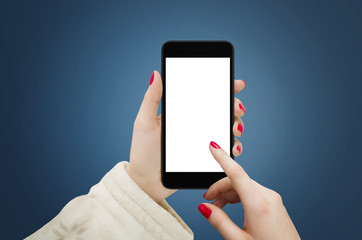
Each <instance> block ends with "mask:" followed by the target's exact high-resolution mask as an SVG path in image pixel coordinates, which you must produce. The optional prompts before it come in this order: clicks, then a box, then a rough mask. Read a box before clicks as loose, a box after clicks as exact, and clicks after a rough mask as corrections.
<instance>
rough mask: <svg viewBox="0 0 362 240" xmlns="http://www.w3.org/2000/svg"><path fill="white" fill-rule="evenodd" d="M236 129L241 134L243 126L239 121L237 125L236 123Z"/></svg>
mask: <svg viewBox="0 0 362 240" xmlns="http://www.w3.org/2000/svg"><path fill="white" fill-rule="evenodd" d="M238 130H239V131H240V133H241V134H243V130H244V128H243V125H241V123H239V125H238Z"/></svg>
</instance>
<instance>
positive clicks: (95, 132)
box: [0, 1, 362, 239]
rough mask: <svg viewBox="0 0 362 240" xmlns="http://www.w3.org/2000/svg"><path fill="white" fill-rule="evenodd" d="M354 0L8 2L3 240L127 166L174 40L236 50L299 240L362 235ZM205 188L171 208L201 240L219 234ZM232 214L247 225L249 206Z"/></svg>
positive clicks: (265, 176) (271, 180) (248, 160)
mask: <svg viewBox="0 0 362 240" xmlns="http://www.w3.org/2000/svg"><path fill="white" fill-rule="evenodd" d="M361 11H362V8H361V4H358V3H357V1H355V2H354V1H324V2H322V1H309V2H306V1H285V2H276V1H264V2H260V1H229V2H227V1H205V2H196V1H167V2H163V3H162V2H158V1H143V2H140V1H133V2H132V3H131V2H120V1H114V2H106V1H84V2H80V1H59V2H55V1H45V2H36V3H35V2H34V1H25V2H19V1H11V3H10V2H2V3H1V6H0V13H1V14H0V26H1V39H0V42H1V46H0V47H1V49H0V50H1V52H0V59H1V73H0V74H1V75H0V78H1V95H0V98H1V102H0V104H1V119H0V121H1V137H0V140H1V176H0V178H1V179H0V183H1V198H0V199H1V209H2V210H1V235H2V239H12V238H14V239H19V238H24V237H26V236H27V235H29V234H31V233H33V232H34V231H35V230H37V229H38V228H40V227H41V226H43V225H44V224H45V223H47V222H48V221H50V220H51V219H52V218H53V217H54V216H55V215H56V214H57V213H58V212H59V211H60V210H61V209H62V207H63V206H64V205H65V204H66V203H67V202H68V201H70V200H71V199H72V198H74V197H76V196H78V195H81V194H86V193H87V192H88V190H89V189H90V187H91V186H92V185H94V184H96V183H97V182H98V181H99V180H100V179H101V178H102V176H103V175H104V174H105V173H106V172H107V171H108V170H109V169H111V168H112V167H113V166H114V165H115V164H116V163H117V162H118V161H120V160H128V158H129V149H130V144H131V134H132V127H133V121H134V119H135V116H136V114H137V111H138V108H139V105H140V103H141V101H142V98H143V94H144V92H145V91H146V89H147V87H148V83H149V78H150V74H151V72H152V70H154V69H157V70H160V61H161V56H160V48H161V45H162V44H163V42H165V41H167V40H200V39H201V40H228V41H230V42H232V43H233V44H234V46H235V75H236V76H237V78H241V79H244V80H245V81H246V83H247V84H246V85H247V87H246V89H245V91H243V93H242V94H238V96H237V97H239V98H241V99H242V101H243V103H244V104H245V106H246V109H247V114H246V116H245V118H244V122H245V126H246V128H245V133H244V135H243V137H242V138H241V140H242V142H243V144H244V153H243V155H242V156H241V157H239V158H238V161H239V162H240V163H241V164H242V165H243V166H244V167H245V169H246V170H247V172H248V173H249V174H250V176H251V177H253V178H255V179H256V180H257V181H259V182H261V183H262V184H264V185H266V186H267V187H270V188H272V189H275V190H276V191H278V192H279V193H280V194H281V195H282V196H283V199H284V203H285V205H286V207H287V209H288V210H289V213H290V215H291V218H292V219H293V221H294V223H295V225H296V227H297V229H298V230H299V233H300V235H301V236H302V238H305V239H352V238H357V237H358V236H360V227H361V217H360V216H361V214H362V206H361V202H360V201H361V198H362V194H361V182H362V181H361V180H362V177H361V176H362V174H361V167H362V163H361V160H362V144H361V142H362V139H361V136H362V127H361V120H362V116H361V110H362V97H361V90H362V84H361V80H362V79H361V76H362V72H361V69H362V62H361V53H362V51H361V46H360V44H361V42H362V34H361V29H362V28H361V22H362V18H361ZM203 193H204V191H197V190H194V191H191V190H190V191H179V192H177V193H176V194H174V195H173V196H172V197H170V198H169V202H170V204H171V205H172V206H173V207H174V208H175V210H176V211H177V212H178V213H179V214H180V215H181V217H182V218H183V219H184V220H185V221H186V223H188V224H189V226H190V227H191V228H192V230H193V231H194V233H195V238H196V239H219V238H221V236H220V235H219V234H218V233H217V232H216V231H215V230H214V229H213V228H212V227H211V225H209V223H208V222H207V221H206V220H205V219H204V218H203V216H202V215H201V214H200V213H199V212H198V210H197V205H198V204H199V203H200V202H202V201H203V199H202V195H203ZM226 212H227V213H228V214H229V215H230V216H231V218H232V219H234V220H235V221H236V222H237V223H238V224H239V225H241V224H242V221H243V218H242V210H241V206H240V204H239V205H235V206H228V207H226Z"/></svg>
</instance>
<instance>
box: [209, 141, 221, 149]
mask: <svg viewBox="0 0 362 240" xmlns="http://www.w3.org/2000/svg"><path fill="white" fill-rule="evenodd" d="M210 145H211V146H212V147H213V148H216V149H220V146H219V145H218V144H217V143H216V142H213V141H211V142H210Z"/></svg>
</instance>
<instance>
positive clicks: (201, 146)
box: [165, 57, 230, 172]
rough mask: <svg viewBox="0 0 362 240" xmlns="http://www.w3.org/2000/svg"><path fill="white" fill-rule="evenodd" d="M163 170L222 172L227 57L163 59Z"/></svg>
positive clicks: (227, 115)
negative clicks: (219, 151)
mask: <svg viewBox="0 0 362 240" xmlns="http://www.w3.org/2000/svg"><path fill="white" fill-rule="evenodd" d="M165 100H166V172H222V171H223V170H222V168H221V167H220V165H219V164H218V163H217V162H216V160H215V159H214V158H213V157H212V155H211V153H210V151H209V144H210V141H215V142H216V143H218V144H219V145H220V146H221V147H222V148H223V149H224V150H225V151H226V152H228V153H229V154H230V58H185V57H182V58H177V57H172V58H166V99H165Z"/></svg>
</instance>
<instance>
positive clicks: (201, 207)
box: [198, 203, 212, 219]
mask: <svg viewBox="0 0 362 240" xmlns="http://www.w3.org/2000/svg"><path fill="white" fill-rule="evenodd" d="M198 209H199V211H200V213H201V214H202V215H204V217H206V218H207V219H208V218H209V217H210V215H211V213H212V211H211V209H210V208H209V207H208V206H206V205H205V204H203V203H201V204H200V205H199V207H198Z"/></svg>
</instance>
